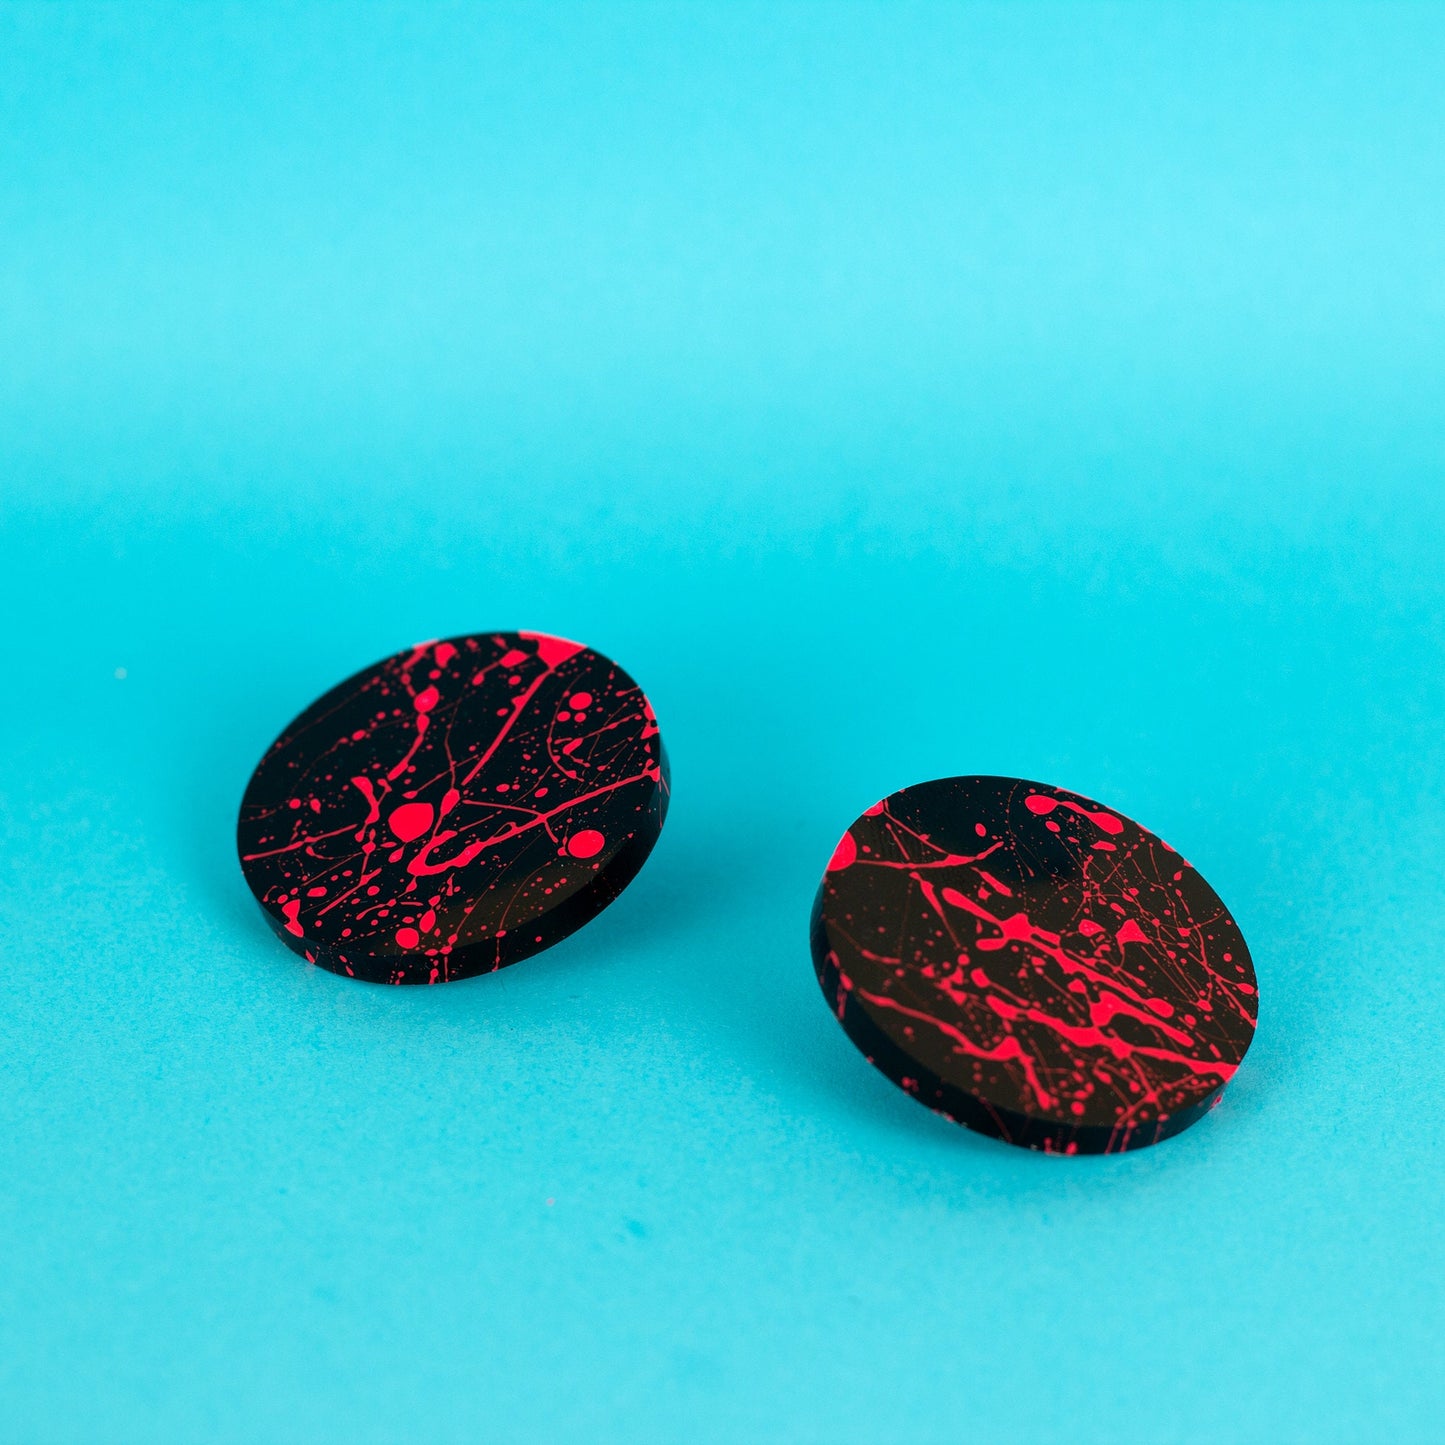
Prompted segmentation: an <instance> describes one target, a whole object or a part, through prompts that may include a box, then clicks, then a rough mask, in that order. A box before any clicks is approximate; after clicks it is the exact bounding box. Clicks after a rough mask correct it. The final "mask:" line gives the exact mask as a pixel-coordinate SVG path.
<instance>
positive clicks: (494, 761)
mask: <svg viewBox="0 0 1445 1445" xmlns="http://www.w3.org/2000/svg"><path fill="white" fill-rule="evenodd" d="M668 797H669V778H668V764H667V754H666V752H665V751H664V749H663V745H662V737H661V734H660V733H659V731H658V726H657V719H656V717H655V716H654V714H653V710H652V707H651V705H650V704H649V703H648V701H647V698H646V697H645V696H644V695H643V693H642V690H641V689H640V688H639V687H638V685H637V684H636V683H635V682H634V681H633V680H632V678H631V677H629V676H628V674H627V673H626V672H624V671H623V670H622V668H620V667H619V666H618V665H617V664H616V663H614V662H612V661H611V660H610V659H608V658H606V657H604V656H603V655H602V654H601V653H598V652H595V651H593V650H592V649H590V648H587V647H583V646H581V645H580V644H578V643H575V642H567V641H564V640H563V639H561V638H557V637H550V636H547V635H545V634H542V633H535V632H498V633H478V634H474V635H470V636H465V637H454V638H451V639H449V640H447V641H443V642H427V643H422V644H420V645H419V646H417V647H414V648H411V649H410V650H408V651H405V652H399V653H397V654H395V655H394V656H392V657H389V658H386V659H385V660H384V661H382V662H379V663H377V664H376V665H375V666H372V667H368V668H365V669H364V670H363V671H361V672H358V673H357V674H355V675H354V676H353V677H350V678H348V679H347V680H346V681H345V682H343V683H340V684H339V685H338V686H336V687H334V688H333V689H332V690H331V691H330V692H328V693H327V694H326V695H325V696H324V697H322V698H320V699H318V700H317V701H316V702H315V703H313V704H312V705H311V706H310V707H309V708H307V709H306V710H305V711H304V712H303V713H301V715H300V716H299V717H297V718H296V719H295V721H293V722H292V723H291V725H290V726H289V727H287V729H286V730H285V731H284V732H283V733H282V734H281V736H280V737H279V738H277V740H276V741H275V742H274V743H273V744H272V745H271V747H270V748H269V749H268V751H267V753H266V755H265V756H264V757H263V758H262V760H261V762H260V764H259V765H258V766H257V768H256V770H255V773H254V774H253V775H252V777H251V781H250V784H249V785H248V787H247V789H246V793H245V797H244V799H243V800H242V804H241V814H240V820H239V823H238V827H237V844H238V851H239V853H240V857H241V867H242V870H243V872H244V873H245V876H246V881H247V883H248V884H249V885H250V887H251V890H252V892H253V893H254V894H255V896H256V898H257V901H258V902H259V903H260V905H261V908H262V910H263V912H264V913H265V916H266V918H267V919H268V921H269V922H270V924H271V926H272V927H273V929H274V930H275V931H276V933H277V935H278V936H279V937H280V938H281V940H282V942H284V943H285V944H287V945H288V947H290V948H292V949H293V950H295V951H296V952H297V953H300V954H302V955H304V957H305V958H306V959H307V960H308V961H309V962H311V963H315V964H319V965H320V966H322V967H324V968H328V969H331V970H332V971H333V972H335V973H341V974H345V975H347V976H348V977H351V978H359V979H365V980H369V981H371V982H375V983H392V984H404V983H445V982H450V981H452V980H456V979H462V978H468V977H471V976H473V975H476V974H479V973H489V972H492V971H494V970H496V969H498V968H503V967H505V966H507V965H508V964H512V963H517V962H519V961H520V960H521V959H524V958H526V957H528V956H529V955H531V954H534V953H537V952H540V951H541V950H542V949H544V948H547V947H549V946H550V945H551V944H554V943H556V942H558V941H559V940H560V939H562V938H564V937H566V936H567V935H568V934H570V933H572V932H574V931H575V930H576V929H578V928H580V927H581V926H582V925H583V924H585V923H587V922H588V921H589V920H590V919H592V918H593V917H595V916H596V915H597V914H598V913H600V912H601V911H602V909H603V908H605V907H606V906H607V905H608V904H609V903H610V902H612V900H613V899H614V898H616V897H617V896H618V895H619V894H620V893H621V892H622V890H623V889H624V888H625V887H626V886H627V884H628V883H629V882H631V880H632V879H633V878H634V877H635V876H636V874H637V872H638V870H639V869H640V868H641V867H642V865H643V863H644V862H645V861H646V859H647V856H648V854H649V853H650V852H651V851H652V848H653V845H654V844H655V843H656V842H657V839H658V837H659V835H660V834H661V831H662V825H663V821H664V819H665V817H666V815H667V805H668ZM811 941H812V953H813V962H814V968H815V971H816V973H817V976H818V980H819V983H820V984H821V986H822V989H823V993H824V996H825V997H826V999H827V1001H828V1003H829V1005H830V1006H831V1008H832V1010H833V1012H834V1014H835V1015H836V1017H837V1018H838V1020H839V1022H840V1023H841V1024H842V1025H843V1028H844V1029H845V1030H846V1031H847V1033H848V1035H849V1037H850V1038H851V1039H852V1040H853V1042H854V1043H855V1044H856V1045H857V1046H858V1048H859V1049H860V1050H861V1051H862V1052H863V1053H864V1055H865V1056H866V1057H867V1058H868V1060H869V1062H871V1063H872V1064H874V1065H875V1066H876V1067H877V1068H878V1069H879V1070H881V1071H882V1072H883V1073H884V1074H886V1075H887V1076H888V1077H889V1078H891V1079H892V1080H893V1081H894V1082H895V1083H897V1084H898V1085H900V1086H901V1087H902V1088H903V1089H905V1090H906V1091H907V1092H908V1093H909V1094H911V1095H912V1096H913V1097H915V1098H916V1099H918V1100H919V1101H920V1102H922V1103H924V1104H925V1105H927V1106H929V1107H930V1108H932V1109H934V1110H936V1111H937V1112H939V1113H941V1114H944V1115H946V1116H948V1117H949V1118H952V1119H955V1120H957V1121H958V1122H960V1123H962V1124H966V1125H968V1126H969V1127H970V1128H973V1129H976V1130H978V1131H980V1132H982V1133H985V1134H990V1135H993V1136H994V1137H996V1138H1000V1139H1003V1140H1006V1141H1007V1142H1010V1143H1014V1144H1020V1145H1024V1146H1026V1147H1029V1148H1035V1149H1042V1150H1045V1151H1048V1152H1056V1153H1070V1154H1072V1153H1100V1152H1115V1151H1120V1150H1125V1149H1132V1148H1137V1147H1139V1146H1141V1145H1145V1144H1152V1143H1155V1142H1157V1141H1158V1140H1160V1139H1163V1138H1167V1137H1168V1136H1169V1135H1171V1134H1175V1133H1178V1132H1179V1131H1180V1130H1181V1129H1184V1128H1186V1127H1187V1126H1188V1125H1189V1124H1191V1123H1193V1122H1194V1121H1195V1120H1196V1119H1198V1118H1199V1117H1201V1116H1202V1115H1203V1114H1204V1113H1205V1112H1206V1111H1207V1110H1208V1109H1210V1108H1211V1107H1213V1105H1214V1104H1215V1103H1217V1102H1218V1100H1219V1097H1220V1095H1221V1092H1222V1090H1223V1088H1224V1085H1225V1084H1226V1083H1227V1082H1228V1081H1229V1079H1230V1078H1231V1077H1232V1076H1233V1074H1234V1072H1235V1071H1236V1069H1237V1068H1238V1067H1239V1064H1240V1062H1241V1060H1242V1059H1243V1057H1244V1053H1245V1051H1246V1049H1247V1048H1248V1047H1249V1044H1250V1041H1251V1039H1252V1038H1253V1035H1254V1027H1255V1020H1256V1017H1257V1003H1258V994H1257V986H1256V981H1255V975H1254V969H1253V966H1252V964H1251V961H1250V957H1249V951H1248V949H1247V948H1246V946H1245V943H1244V939H1243V937H1242V936H1241V935H1240V932H1239V929H1238V928H1237V926H1236V925H1235V923H1234V921H1233V919H1232V918H1231V917H1230V916H1229V913H1228V911H1227V910H1226V909H1225V907H1224V905H1223V903H1222V902H1221V901H1220V899H1219V897H1218V896H1217V895H1216V894H1215V893H1214V891H1213V890H1212V889H1211V888H1210V887H1209V885H1208V884H1207V883H1206V882H1205V881H1204V879H1203V878H1202V877H1201V876H1200V875H1199V874H1198V873H1197V872H1196V871H1195V870H1194V869H1193V868H1192V867H1191V866H1190V865H1189V864H1188V863H1186V862H1185V860H1184V859H1183V858H1182V857H1180V855H1179V854H1178V853H1176V852H1175V851H1174V850H1173V849H1171V848H1170V847H1169V846H1168V845H1167V844H1166V843H1164V842H1163V840H1162V839H1160V838H1158V837H1156V836H1155V835H1154V834H1152V833H1150V832H1148V831H1147V830H1146V829H1144V828H1141V827H1140V826H1139V825H1138V824H1137V823H1134V822H1132V821H1131V820H1130V819H1128V818H1125V817H1124V816H1123V815H1121V814H1119V813H1116V812H1113V811H1111V810H1109V809H1106V808H1103V807H1101V806H1100V805H1099V804H1097V803H1095V802H1093V801H1091V800H1090V799H1088V798H1085V797H1082V796H1081V795H1079V794H1076V793H1070V792H1065V791H1063V790H1060V789H1057V788H1050V787H1047V786H1044V785H1042V784H1037V783H1029V782H1025V781H1023V780H1021V779H1015V778H996V777H959V778H945V779H940V780H936V781H933V782H928V783H923V784H920V785H918V786H916V787H910V788H904V789H902V790H901V791H899V792H897V793H894V794H892V795H890V796H889V797H888V798H885V799H884V800H883V801H882V802H880V803H876V804H874V805H873V806H872V807H870V808H868V809H867V810H866V811H865V812H864V813H863V814H862V815H861V816H860V817H859V818H858V819H857V820H856V821H855V822H854V823H853V824H852V825H851V826H850V827H849V829H848V830H847V832H845V833H844V834H843V836H842V838H841V839H840V840H839V842H838V844H837V846H836V848H835V849H834V851H833V854H832V857H831V859H830V860H829V862H828V865H827V869H826V871H825V873H824V876H823V882H822V885H821V887H820V889H819V891H818V895H817V899H816V901H815V903H814V907H813V915H812V930H811Z"/></svg>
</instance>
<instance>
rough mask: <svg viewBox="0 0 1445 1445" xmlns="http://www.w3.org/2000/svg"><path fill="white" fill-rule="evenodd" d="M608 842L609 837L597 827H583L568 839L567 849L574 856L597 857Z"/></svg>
mask: <svg viewBox="0 0 1445 1445" xmlns="http://www.w3.org/2000/svg"><path fill="white" fill-rule="evenodd" d="M606 843H607V839H606V838H604V837H603V836H602V834H601V833H599V832H598V831H597V829H596V828H583V829H582V831H581V832H580V833H574V834H573V835H572V836H571V837H570V838H569V839H568V840H567V851H568V852H569V853H570V854H571V855H572V856H573V857H574V858H595V857H596V856H597V855H598V854H599V853H600V852H601V851H602V849H603V847H604V846H605V845H606Z"/></svg>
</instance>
